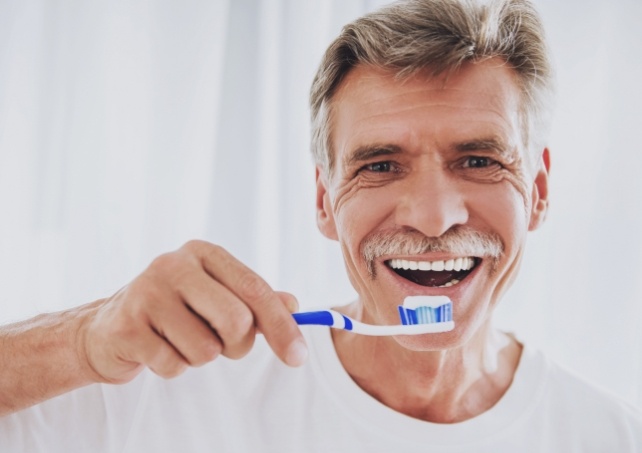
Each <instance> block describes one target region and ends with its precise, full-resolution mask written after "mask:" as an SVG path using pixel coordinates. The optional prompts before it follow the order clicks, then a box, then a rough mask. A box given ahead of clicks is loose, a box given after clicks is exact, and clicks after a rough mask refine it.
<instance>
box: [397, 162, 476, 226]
mask: <svg viewBox="0 0 642 453" xmlns="http://www.w3.org/2000/svg"><path fill="white" fill-rule="evenodd" d="M404 183H405V184H404V188H403V194H402V195H401V197H400V200H399V203H398V205H397V207H396V209H395V223H396V224H397V225H398V226H402V227H407V228H412V229H414V230H417V231H419V232H421V233H423V234H424V235H426V236H428V237H439V236H441V235H442V234H444V233H445V232H446V231H448V230H449V229H450V228H452V227H453V226H455V225H464V224H466V223H467V222H468V217H469V213H468V208H467V206H466V199H465V195H464V191H463V188H462V187H461V184H462V182H461V181H458V180H456V179H455V178H451V177H449V175H447V174H445V171H443V170H435V171H430V172H422V173H421V174H416V175H414V176H412V177H410V178H407V179H406V181H405V182H404Z"/></svg>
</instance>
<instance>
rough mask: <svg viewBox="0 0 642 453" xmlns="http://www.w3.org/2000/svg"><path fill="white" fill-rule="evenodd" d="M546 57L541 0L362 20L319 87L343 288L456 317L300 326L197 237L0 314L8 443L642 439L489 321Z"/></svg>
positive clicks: (534, 223) (328, 61) (543, 107)
mask: <svg viewBox="0 0 642 453" xmlns="http://www.w3.org/2000/svg"><path fill="white" fill-rule="evenodd" d="M551 79H552V76H551V68H550V65H549V62H548V57H547V53H546V48H545V43H544V39H543V31H542V29H541V24H540V21H539V19H538V15H537V13H536V11H535V10H534V9H533V6H532V5H531V4H530V3H529V2H528V1H525V0H504V1H493V2H490V3H477V2H473V1H457V0H416V1H408V2H402V3H399V4H395V5H393V6H390V7H387V8H385V9H383V10H381V11H379V12H376V13H373V14H370V15H368V16H365V17H363V18H361V19H358V20H357V21H355V22H354V23H352V24H349V25H348V26H346V27H345V28H344V30H343V31H342V33H341V35H340V36H339V37H338V38H337V39H336V40H335V41H334V42H333V43H332V45H331V46H330V48H329V49H328V51H327V52H326V54H325V56H324V58H323V61H322V63H321V66H320V68H319V71H318V73H317V76H316V78H315V80H314V83H313V86H312V95H311V107H312V124H313V139H312V148H313V152H314V156H315V159H316V162H317V180H316V183H317V199H316V203H317V220H318V225H319V229H320V230H321V232H322V233H323V234H324V235H325V236H327V237H328V238H330V239H332V240H336V241H338V242H339V243H340V245H341V248H342V251H343V256H344V259H345V264H346V268H347V272H348V275H349V277H350V281H351V282H352V284H353V286H354V287H355V289H356V290H357V292H358V295H359V298H358V300H356V301H355V302H353V303H351V304H349V305H346V306H343V307H339V308H337V309H336V310H338V311H340V312H341V313H344V314H346V315H348V316H350V317H352V318H354V319H356V320H359V321H362V322H365V323H369V324H375V325H385V324H398V323H399V321H398V314H397V308H396V307H397V306H398V305H400V304H401V303H402V302H403V300H404V299H405V298H406V297H408V296H417V295H420V296H431V295H434V296H446V297H448V298H449V299H450V300H451V301H452V304H453V319H454V321H455V328H454V329H453V330H451V331H449V332H444V333H436V334H419V335H397V336H389V337H369V336H361V335H355V334H354V333H351V332H347V331H339V330H333V331H332V332H329V331H328V330H323V329H320V328H310V329H308V330H306V331H305V333H306V335H305V337H304V336H303V334H302V332H301V330H299V328H298V327H297V326H296V324H295V323H294V321H293V319H292V317H291V312H292V311H294V310H296V300H295V299H294V297H293V296H292V295H289V294H285V293H278V292H274V291H273V290H272V289H271V288H269V287H268V286H267V284H266V283H265V282H264V281H263V280H262V279H261V278H260V277H259V276H257V275H256V274H254V273H253V272H252V271H251V270H249V269H248V268H246V267H245V266H244V265H243V264H241V263H240V262H238V261H237V260H236V259H235V258H233V257H232V256H230V255H229V254H228V253H227V252H226V251H225V250H223V249H222V248H220V247H218V246H214V245H212V244H208V243H204V242H197V241H194V242H190V243H189V244H186V245H185V246H184V247H182V248H181V249H180V250H178V251H176V252H173V253H170V254H167V255H164V256H161V257H160V258H158V259H157V260H155V261H154V262H153V263H152V264H151V265H150V267H149V268H148V269H147V270H146V271H145V272H144V273H143V274H141V275H140V276H139V277H137V278H136V279H135V280H134V281H133V282H131V283H130V284H129V285H127V286H126V287H124V288H123V289H122V290H121V291H119V292H118V293H117V294H115V295H114V296H112V297H110V298H107V299H104V300H99V301H97V302H94V303H93V304H89V305H86V306H83V307H79V308H77V309H75V310H70V311H67V312H63V313H58V314H53V315H46V316H40V317H38V318H35V319H33V320H30V321H26V322H24V323H21V324H17V325H13V326H7V327H5V328H3V330H1V331H0V335H1V337H0V339H2V344H3V349H2V352H1V353H0V354H1V356H0V359H1V363H2V369H3V380H2V384H1V386H0V391H1V392H2V394H1V395H2V398H0V403H1V404H2V406H0V409H1V410H2V412H4V413H5V414H8V413H10V412H14V413H13V414H11V415H7V416H5V417H4V418H3V419H0V441H2V442H5V444H6V445H8V446H9V447H8V448H7V449H3V451H5V450H6V451H40V450H42V451H54V450H56V448H58V447H59V446H60V449H61V451H81V450H82V451H132V452H138V451H179V450H182V451H254V450H258V451H261V450H265V451H292V452H301V451H368V452H375V451H381V452H389V451H417V452H420V451H444V452H446V451H447V452H464V451H466V452H467V451H475V452H501V451H506V452H508V451H510V452H513V451H520V452H521V451H541V452H572V451H578V452H579V451H581V452H586V451H596V452H598V451H599V452H603V451H617V452H625V451H641V450H642V417H641V416H640V414H639V412H637V411H636V410H635V409H633V408H632V407H630V406H629V405H627V404H626V403H624V402H621V401H619V400H617V399H616V398H614V397H612V396H610V395H608V394H606V393H604V392H603V391H601V390H598V389H597V388H595V387H593V386H591V385H590V384H587V383H586V382H584V381H583V380H582V379H581V378H578V377H576V376H574V375H572V374H571V373H569V372H567V371H565V370H563V369H562V368H560V367H559V366H557V365H555V364H553V363H551V362H550V361H548V360H547V359H546V358H545V357H544V356H543V355H542V354H541V353H538V352H536V351H533V350H531V349H530V348H529V347H528V346H527V345H524V344H522V343H521V342H520V341H518V340H517V339H516V338H515V337H514V336H513V335H511V334H508V333H504V332H500V331H497V330H496V329H494V328H493V325H492V317H493V311H494V309H495V307H496V306H497V304H498V303H500V301H501V298H502V296H503V295H504V293H505V292H506V290H507V289H508V288H509V287H510V284H511V283H512V281H513V279H514V278H515V277H516V275H517V272H518V270H519V265H520V260H521V258H522V254H523V250H524V246H525V243H526V236H527V233H528V232H529V231H531V230H534V229H536V228H538V227H539V226H540V225H541V223H542V222H543V221H544V219H545V216H546V212H547V207H548V172H549V167H550V157H549V150H548V149H547V147H546V131H547V128H548V127H547V123H548V120H549V115H550V98H551V94H552V80H551ZM258 331H260V332H261V333H262V334H263V336H264V338H265V341H263V339H261V340H258V341H256V345H254V343H255V336H256V333H257V332H258ZM253 346H255V347H253ZM308 348H309V349H310V353H309V354H308ZM250 350H251V351H250ZM246 354H247V356H246V357H245V358H244V359H243V360H241V361H228V360H225V359H220V360H215V361H214V359H215V358H217V357H218V356H219V355H224V356H226V357H228V358H232V359H238V358H241V357H243V356H245V355H246ZM277 357H278V358H279V359H281V361H283V362H285V363H286V364H288V365H292V366H299V367H298V368H289V367H286V366H283V364H282V363H281V362H280V361H279V360H278V359H277ZM306 357H307V362H306ZM211 361H214V362H213V363H211V364H209V365H207V366H205V367H202V368H201V369H199V370H194V371H192V372H190V373H186V374H183V375H182V376H180V377H178V378H177V379H175V380H171V381H166V380H163V379H160V378H158V377H157V376H156V375H159V376H161V377H173V376H176V375H178V374H181V373H182V371H184V370H185V369H186V368H187V367H188V366H198V365H203V364H205V363H206V362H211ZM304 362H305V365H303V364H304ZM300 365H303V366H300ZM145 368H149V369H150V370H151V371H153V372H154V373H155V374H156V375H155V374H153V373H149V372H142V371H143V370H144V369H145ZM125 382H129V383H128V384H127V385H122V386H114V385H109V384H110V383H111V384H113V383H125ZM92 383H94V384H95V383H102V384H100V385H91V386H87V387H85V388H83V389H80V390H75V391H73V392H70V391H71V390H73V389H76V388H79V387H83V386H86V385H87V384H92ZM65 392H70V393H67V394H66V395H63V396H61V397H58V398H55V399H53V400H50V401H47V402H44V403H41V401H43V400H46V399H48V398H51V397H53V396H55V395H58V394H60V393H65ZM37 403H40V404H37ZM34 404H37V405H35V406H33V407H31V408H29V409H24V408H25V407H27V406H30V405H34ZM0 446H2V444H0Z"/></svg>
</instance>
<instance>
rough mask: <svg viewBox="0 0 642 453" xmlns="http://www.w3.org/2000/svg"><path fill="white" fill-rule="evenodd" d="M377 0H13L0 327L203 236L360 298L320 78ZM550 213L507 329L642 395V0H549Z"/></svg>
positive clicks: (631, 396) (82, 295) (0, 163)
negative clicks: (333, 48) (324, 209)
mask: <svg viewBox="0 0 642 453" xmlns="http://www.w3.org/2000/svg"><path fill="white" fill-rule="evenodd" d="M382 3H384V2H382V1H365V0H361V1H357V0H332V1H330V0H327V1H322V0H315V1H312V0H310V1H298V0H290V1H285V0H265V1H259V0H235V1H233V2H232V1H229V2H228V1H210V0H200V1H199V0H189V1H181V2H176V1H171V0H157V1H152V0H147V1H145V0H126V1H125V0H113V1H92V2H84V1H80V0H48V1H44V0H42V1H32V0H25V1H18V0H16V1H11V0H0V219H1V220H0V294H1V299H0V322H1V323H5V322H10V321H14V320H19V319H23V318H24V317H27V316H30V315H33V314H35V313H39V312H43V311H53V310H58V309H62V308H65V307H70V306H74V305H78V304H81V303H85V302H89V301H92V300H94V299H97V298H101V297H105V296H108V295H110V294H112V293H114V292H115V291H116V290H118V289H119V288H120V287H121V286H123V285H124V284H126V283H127V282H128V281H130V280H131V279H132V278H133V277H135V276H136V275H137V274H138V273H139V272H140V271H141V270H142V269H144V267H145V266H146V265H147V264H148V263H149V262H150V260H151V259H153V257H155V256H157V255H158V254H160V253H163V252H165V251H169V250H172V249H175V248H177V247H179V246H180V245H181V244H182V243H184V242H185V241H187V240H189V239H191V238H201V239H205V240H208V241H211V242H216V243H219V244H222V245H224V246H225V247H226V248H228V249H229V250H230V251H231V252H232V253H234V254H236V255H237V256H238V257H239V258H240V259H241V260H243V261H245V262H246V263H247V264H248V265H250V266H251V267H253V268H254V269H256V270H257V271H258V272H259V273H260V274H261V275H263V276H264V277H265V278H266V279H267V280H268V282H269V283H271V284H272V285H273V286H274V287H276V288H279V289H283V290H288V291H291V292H293V293H294V294H296V295H297V296H298V297H299V299H300V302H301V304H302V305H303V307H304V308H305V307H313V306H315V305H328V304H342V303H345V302H348V301H349V300H351V299H352V298H354V291H353V290H352V288H351V287H350V286H349V284H348V282H347V278H346V276H345V271H344V268H343V264H342V259H341V256H340V252H339V248H338V246H337V245H336V244H334V243H331V242H330V241H327V240H326V239H324V238H322V237H321V235H320V234H319V233H318V231H317V230H316V226H315V219H314V217H315V212H314V184H313V181H314V167H313V165H312V161H311V158H310V156H309V151H308V148H309V146H308V141H309V139H308V136H309V125H308V107H307V94H308V89H309V86H310V82H311V80H312V77H313V74H314V71H315V69H316V66H317V64H318V62H319V60H320V58H321V54H322V52H323V51H324V49H325V47H326V46H327V45H328V43H329V42H330V40H331V39H332V38H333V37H334V36H335V35H336V34H337V33H338V31H339V30H340V27H341V25H343V24H344V23H346V22H347V21H349V20H352V19H353V18H355V17H357V16H359V15H361V14H362V13H364V12H366V11H368V10H371V9H372V8H374V7H375V6H377V5H379V4H382ZM538 5H539V6H540V10H541V12H542V14H543V17H544V20H545V23H546V26H547V31H548V35H549V41H550V43H551V47H552V49H553V53H554V59H555V62H556V66H557V72H558V91H559V96H558V109H557V115H556V120H555V126H554V130H553V135H552V138H551V142H550V144H551V150H552V172H551V175H552V182H551V183H552V188H551V203H552V204H551V212H550V215H549V219H548V221H547V224H546V225H545V226H544V227H543V228H542V229H541V230H540V231H538V232H536V233H534V234H532V235H531V239H530V242H529V246H528V249H527V253H526V257H525V262H524V264H523V268H522V272H521V275H520V277H519V278H518V281H517V282H516V284H515V287H514V289H513V290H512V291H511V292H510V293H509V295H508V296H507V297H506V298H505V300H504V301H503V302H502V306H501V307H500V309H499V310H498V314H497V317H498V324H500V325H501V326H503V327H505V328H507V329H510V330H512V331H514V332H516V333H517V335H518V336H519V337H520V338H522V339H524V340H526V341H529V342H530V343H532V344H533V345H535V346H537V347H540V348H542V349H544V350H545V351H546V352H548V353H549V354H550V355H551V356H552V357H554V358H555V359H557V360H558V361H560V362H562V363H564V364H566V365H567V366H568V367H570V368H572V369H575V370H577V371H578V372H579V373H582V374H584V375H586V376H587V377H588V378H589V379H591V380H593V381H596V382H598V383H600V384H602V385H604V386H606V387H608V388H610V389H611V390H612V391H613V392H615V393H617V394H619V395H621V396H622V397H623V398H625V399H627V400H629V401H631V402H632V403H634V404H637V405H638V406H642V384H641V383H642V370H641V365H642V333H640V330H641V329H640V327H641V321H640V319H641V318H642V309H641V306H642V239H641V238H640V234H641V232H642V207H641V205H642V203H641V202H642V182H641V175H642V151H641V150H640V143H641V141H640V129H642V107H641V105H642V90H641V89H640V80H642V63H641V62H640V61H641V59H640V57H639V50H640V47H641V45H642V34H641V32H640V31H639V26H638V25H639V21H640V19H642V4H641V3H640V2H636V1H634V0H630V1H626V0H620V1H613V2H608V3H607V2H603V1H600V0H564V1H563V2H562V1H555V0H541V1H539V2H538Z"/></svg>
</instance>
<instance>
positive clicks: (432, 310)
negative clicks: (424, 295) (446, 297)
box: [398, 303, 453, 325]
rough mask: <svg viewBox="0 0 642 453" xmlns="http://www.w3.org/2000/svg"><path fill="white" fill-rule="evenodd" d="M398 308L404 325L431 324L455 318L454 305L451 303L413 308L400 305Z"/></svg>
mask: <svg viewBox="0 0 642 453" xmlns="http://www.w3.org/2000/svg"><path fill="white" fill-rule="evenodd" d="M398 308H399V318H401V324H403V325H414V324H431V323H437V322H448V321H452V320H453V311H452V310H453V307H452V304H450V303H448V304H443V305H440V306H439V307H417V308H415V309H412V308H405V307H403V306H401V305H399V307H398Z"/></svg>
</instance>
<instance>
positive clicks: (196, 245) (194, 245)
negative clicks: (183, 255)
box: [181, 239, 207, 253]
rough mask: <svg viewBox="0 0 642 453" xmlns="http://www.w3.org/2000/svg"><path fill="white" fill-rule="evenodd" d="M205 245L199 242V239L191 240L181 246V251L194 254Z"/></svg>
mask: <svg viewBox="0 0 642 453" xmlns="http://www.w3.org/2000/svg"><path fill="white" fill-rule="evenodd" d="M206 244H207V242H205V241H201V240H200V239H191V240H189V241H187V242H186V243H185V244H183V245H182V247H181V250H187V251H189V252H192V253H195V252H197V251H199V250H201V249H202V248H203V247H204V246H205V245H206Z"/></svg>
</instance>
